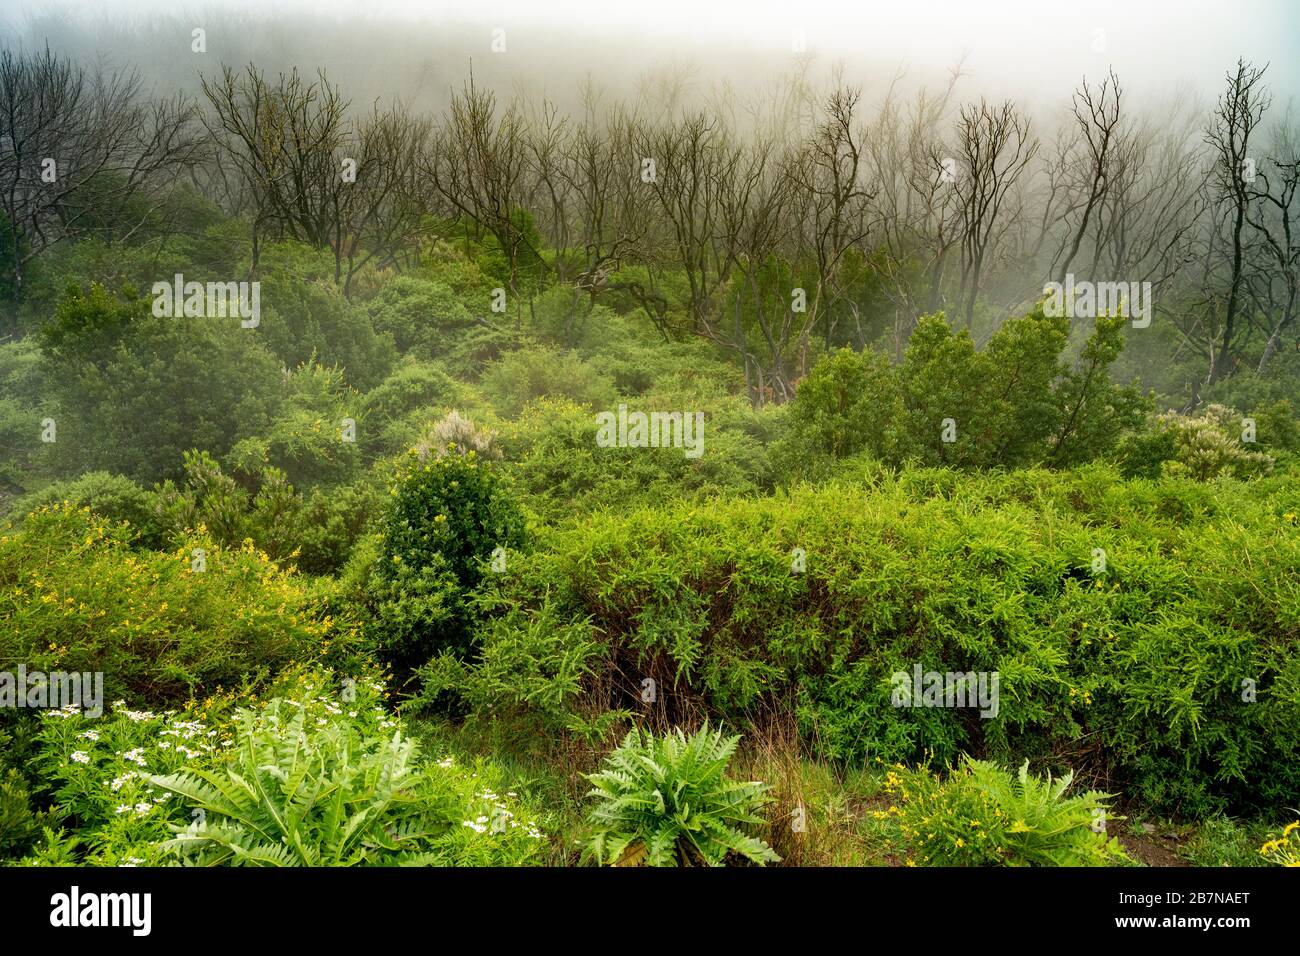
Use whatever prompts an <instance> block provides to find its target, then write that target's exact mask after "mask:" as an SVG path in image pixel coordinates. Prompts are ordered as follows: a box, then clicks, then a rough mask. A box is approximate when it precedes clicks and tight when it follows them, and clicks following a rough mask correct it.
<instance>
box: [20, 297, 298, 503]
mask: <svg viewBox="0 0 1300 956" xmlns="http://www.w3.org/2000/svg"><path fill="white" fill-rule="evenodd" d="M60 316H61V318H60V319H59V320H58V321H57V322H56V324H55V325H54V326H53V327H52V328H51V330H50V332H49V334H48V337H47V339H46V356H47V361H46V364H45V367H44V368H43V373H44V375H45V376H46V381H47V383H48V387H49V389H50V391H51V393H52V394H53V396H54V397H55V398H56V399H57V401H58V403H59V412H58V414H57V415H56V416H55V418H56V420H57V422H58V441H57V442H56V443H55V444H53V445H52V446H50V447H51V449H52V454H54V455H55V456H56V459H57V462H58V465H59V468H60V470H61V473H63V474H69V475H71V474H80V473H81V472H84V471H92V470H102V471H110V472H114V473H116V474H121V475H125V476H127V477H129V478H134V479H135V480H137V481H155V480H158V479H161V478H163V477H167V476H168V475H171V474H174V473H175V471H176V469H177V468H178V466H179V464H180V462H181V455H182V453H183V452H184V451H185V450H187V449H190V448H202V449H205V450H207V451H209V452H211V453H212V454H214V455H224V454H225V453H226V452H227V451H228V450H230V449H231V448H232V447H233V446H234V444H235V443H236V442H237V441H238V440H239V438H240V437H242V436H244V435H247V434H250V433H254V434H256V433H258V432H260V431H262V430H263V429H265V428H266V427H267V426H268V425H269V424H270V423H271V421H272V420H273V417H274V415H275V413H276V411H277V409H278V407H279V405H280V402H281V399H282V389H283V385H282V382H281V374H280V366H279V363H278V362H277V361H276V360H275V359H274V358H273V357H272V356H271V355H270V353H268V352H267V351H266V350H265V349H264V348H263V347H262V346H261V344H260V341H259V340H258V339H257V337H256V333H255V332H254V331H252V330H249V329H243V328H240V326H239V322H238V321H236V320H233V319H231V320H224V319H207V318H196V319H156V318H154V317H153V316H152V315H150V314H149V310H148V303H147V302H146V301H145V300H133V301H130V302H115V301H113V300H112V299H111V298H109V297H108V296H107V294H106V293H104V292H103V290H97V289H95V288H92V289H91V291H90V293H89V294H82V293H80V292H76V291H73V292H70V293H69V294H68V296H67V298H65V300H64V302H63V304H62V306H61V307H60Z"/></svg>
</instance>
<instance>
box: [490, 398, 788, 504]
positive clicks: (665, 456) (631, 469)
mask: <svg viewBox="0 0 1300 956" xmlns="http://www.w3.org/2000/svg"><path fill="white" fill-rule="evenodd" d="M741 405H742V403H740V402H739V401H729V402H718V403H716V404H714V405H713V406H712V407H710V408H709V409H708V410H707V411H705V410H704V409H700V410H701V411H705V416H706V417H705V431H704V434H705V439H704V440H705V453H704V454H703V455H702V456H700V457H699V458H687V457H686V456H685V455H684V454H683V452H682V449H680V448H656V449H649V450H647V449H640V448H601V447H599V446H598V445H597V444H596V428H597V424H596V416H595V411H593V410H592V409H590V408H584V407H581V406H578V405H575V404H573V403H572V402H570V401H568V400H564V399H557V400H550V399H543V400H541V401H538V402H535V403H533V404H531V405H529V406H528V407H527V408H525V409H524V412H523V414H522V415H521V416H520V417H519V419H518V420H517V421H514V422H503V423H501V426H500V441H499V444H500V447H501V451H502V455H503V457H504V459H505V461H504V467H505V469H506V470H507V471H508V472H509V473H510V475H511V477H512V478H514V479H515V483H516V485H515V486H516V487H517V488H518V489H519V491H520V493H521V501H522V502H523V503H525V504H526V505H527V506H528V507H529V508H531V509H532V510H534V511H536V512H537V513H538V514H540V515H542V516H543V517H545V518H548V519H558V518H562V517H568V516H573V515H584V514H589V513H591V512H592V511H596V510H602V509H606V508H626V507H628V506H630V505H633V504H636V503H641V502H662V501H665V500H668V499H670V498H682V499H686V500H693V501H699V500H704V499H707V498H708V497H710V496H713V495H718V494H727V493H730V494H744V493H751V494H752V493H754V492H756V491H759V490H762V489H765V488H767V487H769V486H770V482H771V466H770V465H769V462H768V456H767V452H766V449H765V448H764V447H763V444H762V442H761V440H760V437H756V436H755V435H754V434H752V431H759V432H760V436H761V430H762V427H763V425H764V424H765V421H764V419H763V418H762V417H761V416H760V414H759V413H756V412H752V411H750V410H749V409H748V408H747V407H746V408H742V407H740V406H741ZM643 407H645V408H665V407H667V408H674V407H677V408H680V407H681V406H680V405H674V404H669V403H667V402H663V403H660V402H654V404H650V400H647V404H646V405H645V406H643ZM687 408H688V409H689V408H690V406H687Z"/></svg>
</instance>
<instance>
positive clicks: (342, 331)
mask: <svg viewBox="0 0 1300 956" xmlns="http://www.w3.org/2000/svg"><path fill="white" fill-rule="evenodd" d="M261 281H262V290H261V304H262V319H261V325H260V326H259V327H258V333H259V335H260V336H262V338H263V340H264V341H265V343H266V345H267V347H268V348H269V349H270V350H271V351H272V352H274V353H275V355H276V356H277V357H278V358H279V359H280V361H281V362H282V363H283V364H284V365H285V366H287V367H289V368H295V367H297V366H299V365H302V364H304V363H310V362H319V363H321V364H322V365H329V366H335V367H338V368H340V369H342V370H343V374H344V375H346V377H347V381H348V383H349V384H351V385H352V386H354V387H356V388H360V389H366V388H370V387H371V386H373V385H375V384H376V383H378V382H379V381H381V380H382V379H383V377H384V376H385V375H386V374H387V373H388V370H389V368H390V367H391V366H392V364H393V362H394V361H395V359H396V354H395V352H394V349H393V345H392V343H391V342H387V341H385V340H384V339H383V338H382V337H381V336H380V335H378V334H376V331H375V327H374V326H373V325H372V324H371V318H370V316H369V315H367V314H366V313H365V312H364V311H363V310H362V309H360V308H359V307H357V306H354V305H352V304H351V303H350V302H348V300H347V299H345V298H343V296H342V294H341V293H339V292H338V291H337V290H336V289H335V288H334V287H333V286H332V284H325V283H319V282H305V281H303V280H301V279H297V278H294V277H291V276H286V275H277V274H275V273H271V274H268V275H266V277H265V278H263V279H262V280H261Z"/></svg>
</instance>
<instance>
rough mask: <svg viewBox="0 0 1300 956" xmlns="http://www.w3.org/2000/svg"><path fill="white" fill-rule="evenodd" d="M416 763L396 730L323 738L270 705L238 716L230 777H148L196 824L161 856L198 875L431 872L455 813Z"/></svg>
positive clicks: (333, 730) (337, 728) (336, 725)
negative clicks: (230, 868) (260, 870)
mask: <svg viewBox="0 0 1300 956" xmlns="http://www.w3.org/2000/svg"><path fill="white" fill-rule="evenodd" d="M416 758H417V752H416V745H415V742H414V741H412V740H410V739H408V738H404V737H403V736H402V733H401V731H400V730H395V731H393V734H392V736H391V737H388V738H385V737H380V736H373V737H370V736H363V735H362V734H360V733H359V732H358V731H357V730H356V729H355V728H354V727H353V726H352V725H351V724H349V723H346V722H341V721H336V722H333V723H328V722H327V724H326V726H325V727H324V728H320V729H318V728H317V727H316V726H309V725H308V724H307V720H306V715H305V713H304V712H303V709H302V708H301V707H295V706H293V703H292V702H290V701H286V700H274V701H272V702H271V703H270V704H269V705H267V706H266V707H265V708H264V709H263V710H262V711H260V712H257V713H254V712H249V711H245V712H244V713H243V714H242V715H241V718H240V722H239V731H238V739H237V743H236V745H235V759H234V760H233V761H232V762H231V764H230V765H229V766H228V767H223V768H221V769H219V770H199V769H195V770H182V771H180V772H177V773H174V774H165V775H160V774H153V775H150V777H149V782H150V783H151V784H153V785H154V786H156V787H159V788H161V789H163V790H165V791H166V792H168V793H171V794H174V795H175V796H177V797H180V798H181V799H182V800H183V801H184V802H186V803H187V804H189V805H191V806H193V807H195V808H196V809H197V810H199V811H201V812H202V814H203V816H202V817H201V818H200V819H199V820H198V821H196V822H195V823H193V824H191V825H189V826H186V827H180V826H177V827H176V828H175V829H176V836H175V837H174V838H173V839H171V840H168V841H167V842H166V843H164V844H162V849H163V850H164V851H166V852H170V853H175V854H176V855H177V856H178V857H179V858H180V859H181V860H182V861H183V862H185V863H189V864H193V865H197V866H220V865H237V866H359V865H365V864H371V865H375V864H399V865H400V864H405V865H429V864H430V863H433V862H436V860H437V857H436V855H435V854H434V853H433V852H432V851H433V850H434V848H435V846H436V845H437V842H438V841H439V839H441V838H445V837H446V835H447V834H448V833H449V832H450V831H451V830H452V827H453V825H454V823H453V816H454V813H453V807H452V806H451V805H450V801H448V800H446V796H447V794H445V793H439V792H438V790H437V788H436V786H434V785H432V784H433V781H432V780H431V779H430V778H429V777H428V776H427V775H424V774H421V773H420V771H419V769H418V765H417V763H416Z"/></svg>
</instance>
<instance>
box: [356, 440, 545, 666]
mask: <svg viewBox="0 0 1300 956" xmlns="http://www.w3.org/2000/svg"><path fill="white" fill-rule="evenodd" d="M523 532H524V528H523V518H522V516H521V515H520V512H519V509H518V507H517V506H516V505H515V503H514V501H513V499H512V498H511V496H510V494H509V493H508V492H507V490H506V488H505V486H504V485H503V484H502V483H501V480H500V479H499V478H498V477H497V475H496V474H495V473H494V472H493V471H492V469H491V467H490V466H489V465H488V464H486V463H484V462H482V461H481V460H480V459H479V458H478V456H477V455H476V454H475V453H474V452H472V451H470V452H467V453H465V454H463V455H462V454H457V453H452V454H445V455H441V456H432V457H429V458H427V459H426V460H423V461H422V460H420V458H419V456H418V455H415V454H412V455H411V456H409V458H408V461H407V463H406V464H405V465H404V466H403V467H402V468H401V469H400V470H399V472H398V480H397V483H396V484H395V485H394V487H393V489H392V502H391V504H390V506H389V508H388V511H387V513H386V515H385V518H384V522H383V527H382V536H381V542H380V548H379V551H378V554H377V560H376V561H375V562H374V563H373V565H372V569H371V582H372V583H371V594H372V602H371V603H372V608H373V612H372V613H373V625H372V631H374V632H375V641H376V644H377V646H378V648H379V651H380V653H381V656H382V657H383V659H384V660H386V661H388V662H390V663H392V664H393V665H394V666H396V667H397V668H398V669H399V671H401V670H408V669H411V668H414V667H416V666H419V665H420V664H423V663H425V662H427V661H428V660H429V659H430V658H431V657H432V656H434V655H435V654H436V653H438V652H440V651H441V650H443V649H444V648H446V649H450V650H452V651H453V652H455V653H456V654H458V655H464V654H467V653H468V652H469V650H470V624H471V620H472V609H471V608H470V606H469V604H468V599H469V596H470V593H471V592H472V591H474V589H475V588H477V587H478V585H479V583H480V581H481V580H482V578H483V575H484V573H485V570H486V565H487V563H488V562H489V561H490V560H491V559H492V558H493V555H494V553H496V554H497V555H498V556H502V555H504V553H505V549H508V548H518V547H519V546H520V545H522V544H523V540H524V536H523ZM498 548H499V549H501V551H500V552H498V551H497V549H498Z"/></svg>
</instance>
